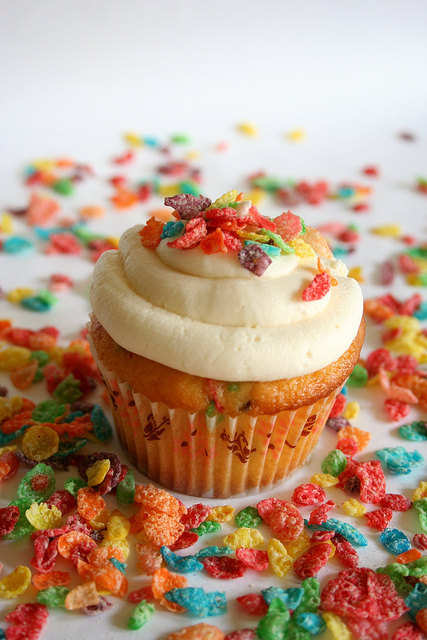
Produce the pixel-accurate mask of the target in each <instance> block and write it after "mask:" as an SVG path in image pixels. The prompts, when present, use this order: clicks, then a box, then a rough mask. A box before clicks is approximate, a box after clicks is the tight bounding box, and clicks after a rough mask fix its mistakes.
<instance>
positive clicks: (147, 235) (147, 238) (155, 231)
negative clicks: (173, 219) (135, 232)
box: [139, 216, 164, 249]
mask: <svg viewBox="0 0 427 640" xmlns="http://www.w3.org/2000/svg"><path fill="white" fill-rule="evenodd" d="M163 227H164V224H163V222H160V221H159V220H156V218H155V217H154V216H153V217H151V218H150V219H149V220H147V222H146V224H145V227H143V228H142V229H141V231H140V232H139V235H140V238H141V243H142V245H143V246H144V247H149V248H150V249H155V248H156V247H157V246H158V245H159V244H160V240H161V235H162V231H163Z"/></svg>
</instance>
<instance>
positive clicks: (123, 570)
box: [109, 558, 128, 575]
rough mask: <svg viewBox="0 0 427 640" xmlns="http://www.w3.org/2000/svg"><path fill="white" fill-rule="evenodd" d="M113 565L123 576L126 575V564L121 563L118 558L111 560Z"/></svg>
mask: <svg viewBox="0 0 427 640" xmlns="http://www.w3.org/2000/svg"><path fill="white" fill-rule="evenodd" d="M109 560H110V562H111V564H112V565H113V566H115V567H116V569H118V570H119V571H121V573H123V575H124V574H125V573H126V569H127V568H128V566H127V564H126V563H125V562H120V560H117V558H109Z"/></svg>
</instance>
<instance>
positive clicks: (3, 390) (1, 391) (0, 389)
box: [0, 384, 9, 398]
mask: <svg viewBox="0 0 427 640" xmlns="http://www.w3.org/2000/svg"><path fill="white" fill-rule="evenodd" d="M8 393H9V389H8V388H7V387H4V386H3V385H2V384H0V397H2V398H5V397H6V396H7V394H8Z"/></svg>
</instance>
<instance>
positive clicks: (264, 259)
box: [237, 244, 272, 277]
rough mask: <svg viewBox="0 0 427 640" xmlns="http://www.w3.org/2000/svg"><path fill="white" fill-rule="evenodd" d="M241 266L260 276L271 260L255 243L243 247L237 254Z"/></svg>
mask: <svg viewBox="0 0 427 640" xmlns="http://www.w3.org/2000/svg"><path fill="white" fill-rule="evenodd" d="M237 255H238V258H239V262H240V264H241V265H242V267H245V269H248V271H252V273H254V274H255V275H256V276H258V277H260V276H262V274H263V273H264V272H265V271H266V269H267V268H268V267H269V266H270V264H271V262H272V260H271V258H270V257H269V256H268V255H267V254H266V253H265V251H264V250H263V249H262V248H261V247H260V246H259V245H257V244H250V245H248V246H246V247H243V249H241V250H240V251H239V253H238V254H237Z"/></svg>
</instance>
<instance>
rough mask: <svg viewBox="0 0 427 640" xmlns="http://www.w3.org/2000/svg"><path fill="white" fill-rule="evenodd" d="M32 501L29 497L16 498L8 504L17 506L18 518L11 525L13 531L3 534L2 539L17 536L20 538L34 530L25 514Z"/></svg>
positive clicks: (12, 538) (11, 538) (15, 537)
mask: <svg viewBox="0 0 427 640" xmlns="http://www.w3.org/2000/svg"><path fill="white" fill-rule="evenodd" d="M32 503H33V500H32V499H29V498H18V499H17V500H14V501H13V502H11V503H10V505H9V506H11V507H18V509H19V519H18V521H17V523H16V524H15V526H14V527H13V531H11V533H8V534H7V535H5V536H4V540H16V539H17V538H22V537H23V536H26V535H28V534H29V533H31V532H32V531H34V527H33V525H31V524H30V523H29V522H28V520H27V516H26V515H25V512H26V510H27V509H28V508H29V507H30V506H31V505H32Z"/></svg>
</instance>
